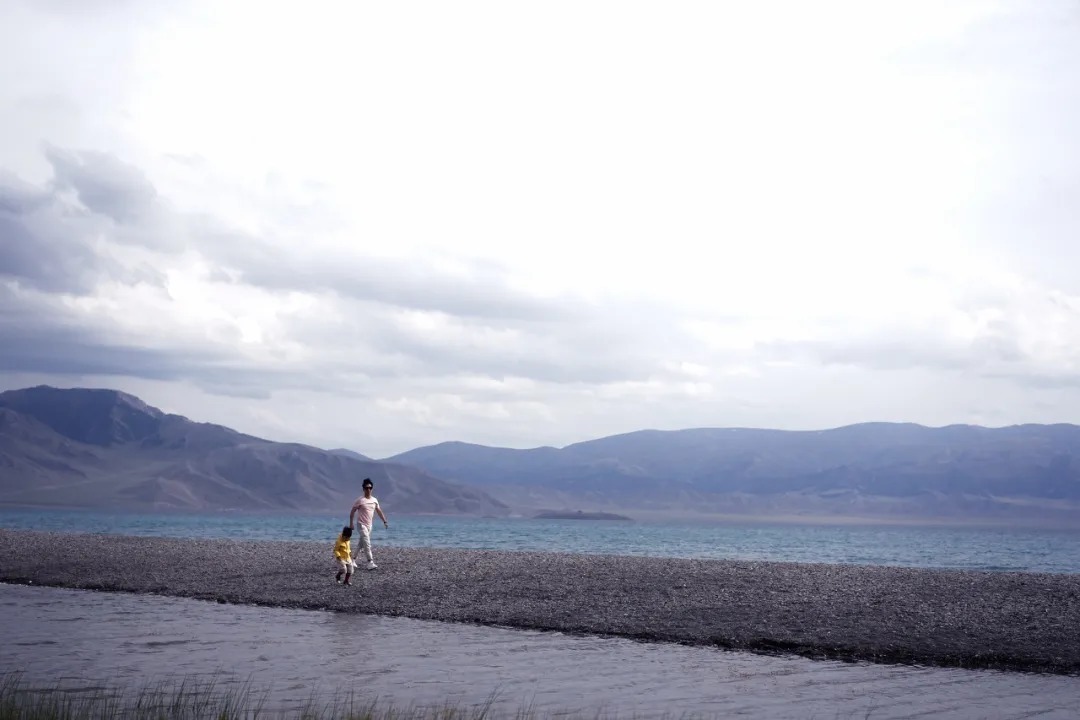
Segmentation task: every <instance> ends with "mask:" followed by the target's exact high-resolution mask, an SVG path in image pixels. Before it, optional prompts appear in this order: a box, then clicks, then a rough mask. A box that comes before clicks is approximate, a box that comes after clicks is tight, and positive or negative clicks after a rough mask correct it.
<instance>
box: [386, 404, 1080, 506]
mask: <svg viewBox="0 0 1080 720" xmlns="http://www.w3.org/2000/svg"><path fill="white" fill-rule="evenodd" d="M390 459H391V460H393V461H396V462H402V463H408V464H412V465H415V466H417V467H421V468H424V469H425V470H427V471H428V472H432V473H434V474H437V475H439V476H440V477H445V478H447V479H449V480H455V481H458V482H463V483H467V484H471V485H476V486H478V487H483V488H485V489H487V490H489V491H490V492H491V493H492V494H493V495H495V496H496V497H499V498H501V499H503V500H504V501H506V502H508V503H510V504H515V505H529V506H533V507H546V508H551V507H574V506H577V507H587V508H595V509H601V508H608V509H626V510H631V509H633V510H636V511H637V514H638V515H646V514H648V513H649V512H654V511H681V510H685V511H701V512H713V513H732V514H746V513H750V514H824V515H829V514H841V515H853V514H877V515H904V516H930V515H934V516H951V517H965V516H972V517H976V516H980V517H1005V516H1021V515H1022V516H1026V517H1033V518H1037V517H1038V515H1039V513H1048V514H1057V515H1060V514H1061V513H1067V514H1072V515H1074V516H1075V517H1076V518H1080V427H1077V426H1075V425H1065V424H1059V425H1017V426H1012V427H1004V428H985V427H979V426H972V425H953V426H946V427H941V428H930V427H925V426H921V425H916V424H909V423H907V424H905V423H897V424H893V423H865V424H859V425H850V426H846V427H840V428H835V429H831V430H822V431H784V430H759V429H742V428H698V429H689V430H674V431H659V430H642V431H637V432H632V433H627V434H623V435H615V436H610V437H605V438H600V439H597V440H590V441H586V442H581V443H575V444H573V445H569V446H567V447H565V448H562V449H555V448H537V449H531V450H514V449H507V448H486V447H481V446H474V445H468V444H465V443H442V444H440V445H433V446H428V447H424V448H417V449H415V450H411V451H408V452H405V453H401V454H399V455H396V456H394V457H393V458H390Z"/></svg>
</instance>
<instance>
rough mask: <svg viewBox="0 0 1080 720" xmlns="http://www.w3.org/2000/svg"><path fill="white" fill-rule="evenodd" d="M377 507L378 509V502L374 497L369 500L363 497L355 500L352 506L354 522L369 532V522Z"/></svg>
mask: <svg viewBox="0 0 1080 720" xmlns="http://www.w3.org/2000/svg"><path fill="white" fill-rule="evenodd" d="M377 507H379V501H378V500H376V499H375V496H374V495H372V496H371V497H369V498H367V497H364V496H363V495H361V496H360V497H358V498H356V502H354V503H353V506H352V509H353V510H355V511H356V521H357V522H358V523H360V524H361V525H363V526H364V527H366V528H367V529H369V530H370V529H371V521H372V520H373V519H374V518H375V508H377ZM350 512H351V511H350Z"/></svg>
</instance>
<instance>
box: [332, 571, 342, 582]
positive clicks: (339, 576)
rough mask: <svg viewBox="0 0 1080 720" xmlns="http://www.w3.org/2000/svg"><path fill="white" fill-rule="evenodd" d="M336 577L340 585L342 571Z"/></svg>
mask: <svg viewBox="0 0 1080 720" xmlns="http://www.w3.org/2000/svg"><path fill="white" fill-rule="evenodd" d="M334 579H335V580H337V584H338V585H340V584H341V573H340V572H339V573H338V574H337V576H336V577H335V578H334Z"/></svg>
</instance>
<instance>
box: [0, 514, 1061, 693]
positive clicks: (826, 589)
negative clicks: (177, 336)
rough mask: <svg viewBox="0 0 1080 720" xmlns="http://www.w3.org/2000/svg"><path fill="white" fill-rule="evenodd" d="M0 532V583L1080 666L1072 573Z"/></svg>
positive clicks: (774, 648)
mask: <svg viewBox="0 0 1080 720" xmlns="http://www.w3.org/2000/svg"><path fill="white" fill-rule="evenodd" d="M376 560H377V561H378V563H379V569H378V570H375V571H371V572H367V571H364V570H360V571H359V572H358V573H357V575H356V576H355V577H354V585H353V587H348V588H346V587H340V586H338V585H336V584H335V583H334V581H333V568H332V562H331V558H330V545H329V543H326V544H323V543H299V542H259V543H255V542H248V541H232V540H183V539H174V538H147V537H126V536H112V535H72V534H52V533H39V532H32V531H20V530H0V581H4V582H14V583H30V584H35V585H47V586H58V587H69V588H83V589H92V590H111V591H126V592H136V593H156V594H162V595H172V596H178V597H191V598H199V599H204V600H214V601H218V602H225V603H239V604H251V605H268V606H277V607H287V608H304V609H323V610H335V611H341V612H352V613H370V614H378V615H391V616H407V617H413V618H421V619H430V620H443V621H453V622H467V623H476V624H481V625H497V626H509V627H519V628H529V629H538V630H560V631H564V632H572V633H588V634H600V635H616V636H621V637H628V638H636V639H641V640H653V641H667V642H679V643H684V644H692V645H707V646H718V647H723V648H737V649H745V650H752V651H757V652H767V653H781V654H796V655H802V656H806V657H817V658H832V659H843V660H868V661H873V662H887V663H909V664H923V665H938V666H953V667H968V668H996V669H1006V670H1025V671H1038V672H1051V673H1061V674H1080V575H1053V574H1036V573H1004V572H973V571H946V570H921V569H912V568H892V567H874V566H854V565H812V564H793V563H773V562H736V561H719V560H679V559H670V558H642V557H622V556H600V555H570V554H559V553H534V552H495V551H480V550H450V549H415V548H390V547H376Z"/></svg>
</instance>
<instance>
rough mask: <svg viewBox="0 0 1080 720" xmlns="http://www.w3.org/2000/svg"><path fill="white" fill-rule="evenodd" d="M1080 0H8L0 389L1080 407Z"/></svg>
mask: <svg viewBox="0 0 1080 720" xmlns="http://www.w3.org/2000/svg"><path fill="white" fill-rule="evenodd" d="M1078 128H1080V3H1077V2H1075V0H1039V1H1038V2H1029V1H1027V0H1006V1H1003V2H996V1H993V0H946V1H944V2H942V1H941V0H916V1H910V0H909V1H907V2H896V1H894V2H877V1H873V0H870V1H868V0H817V2H813V3H807V2H803V1H802V0H791V1H790V2H785V1H780V0H774V1H763V2H717V1H716V0H709V1H705V2H693V1H686V2H674V3H672V2H659V1H656V2H652V1H648V2H640V1H634V0H616V1H612V2H599V1H594V2H590V1H589V0H573V2H563V1H560V0H549V1H548V2H542V3H540V2H533V3H514V2H505V0H498V1H492V2H469V1H467V0H466V1H463V2H444V1H440V2H389V3H361V2H355V0H340V1H331V0H320V2H314V3H297V2H265V0H258V1H256V0H245V1H240V0H229V2H219V1H217V0H210V1H206V2H202V1H200V0H191V1H187V0H127V1H125V0H112V1H110V0H7V1H6V2H2V3H0V389H10V388H16V387H24V386H28V385H34V384H39V383H47V384H51V385H56V386H61V387H73V386H83V387H86V386H90V387H112V388H117V389H121V390H125V391H128V392H131V393H134V394H136V395H138V396H139V397H141V398H142V399H144V400H145V401H147V402H149V403H151V404H153V405H156V406H158V407H160V408H162V409H163V410H166V411H169V412H177V413H180V414H183V415H187V416H188V417H190V418H192V419H194V420H201V421H212V422H218V423H222V424H225V425H229V426H231V427H235V428H237V429H239V430H242V431H245V432H249V433H253V434H257V435H261V436H264V437H268V438H271V439H275V440H295V441H300V442H307V443H311V444H314V445H318V446H321V447H339V446H344V447H348V448H351V449H354V450H356V451H359V452H362V453H365V454H368V455H371V456H374V457H386V456H389V455H391V454H394V453H397V452H401V451H404V450H407V449H410V448H414V447H419V446H422V445H428V444H432V443H436V442H441V441H444V440H464V441H468V442H476V443H482V444H487V445H500V446H507V447H535V446H539V445H556V446H562V445H566V444H569V443H572V442H577V441H581V440H587V439H592V438H597V437H602V436H606V435H611V434H615V433H619V432H627V431H632V430H637V429H642V428H660V429H678V428H686V427H728V426H743V427H745V426H753V427H775V428H788V429H820V428H827V427H835V426H838V425H843V424H848V423H855V422H862V421H870V420H887V421H911V422H918V423H923V424H928V425H945V424H950V423H977V424H983V425H993V426H998V425H1007V424H1013V423H1020V422H1076V421H1080V132H1078Z"/></svg>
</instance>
